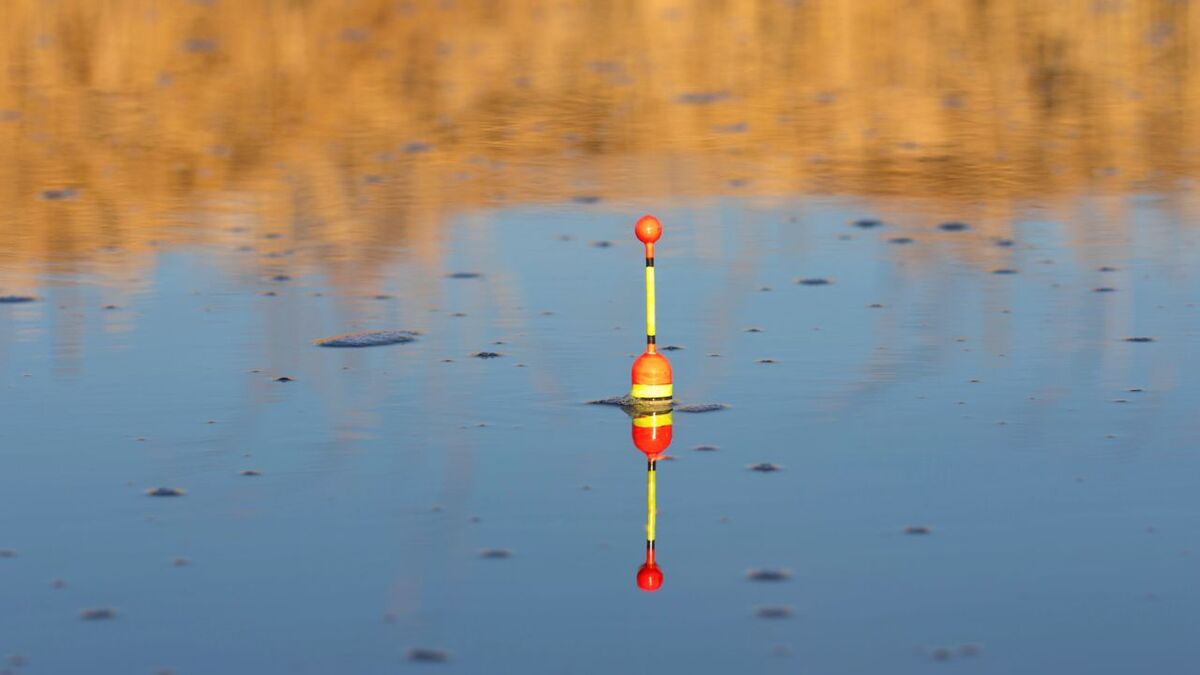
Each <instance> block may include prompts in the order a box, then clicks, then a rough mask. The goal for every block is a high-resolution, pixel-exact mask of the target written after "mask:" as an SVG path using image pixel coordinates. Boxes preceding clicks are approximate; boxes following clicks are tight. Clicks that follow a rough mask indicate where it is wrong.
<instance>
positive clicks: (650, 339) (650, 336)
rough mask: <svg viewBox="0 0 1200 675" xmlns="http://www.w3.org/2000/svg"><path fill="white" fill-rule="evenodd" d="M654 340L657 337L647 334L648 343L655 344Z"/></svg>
mask: <svg viewBox="0 0 1200 675" xmlns="http://www.w3.org/2000/svg"><path fill="white" fill-rule="evenodd" d="M654 340H655V338H654V336H653V335H647V336H646V344H648V345H652V344H654V343H655V342H654Z"/></svg>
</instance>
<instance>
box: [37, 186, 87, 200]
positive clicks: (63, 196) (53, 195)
mask: <svg viewBox="0 0 1200 675" xmlns="http://www.w3.org/2000/svg"><path fill="white" fill-rule="evenodd" d="M77 194H79V191H78V190H76V189H75V188H63V189H61V190H44V191H43V192H42V199H45V200H46V201H50V202H59V201H63V200H67V199H73V198H74V197H75V195H77Z"/></svg>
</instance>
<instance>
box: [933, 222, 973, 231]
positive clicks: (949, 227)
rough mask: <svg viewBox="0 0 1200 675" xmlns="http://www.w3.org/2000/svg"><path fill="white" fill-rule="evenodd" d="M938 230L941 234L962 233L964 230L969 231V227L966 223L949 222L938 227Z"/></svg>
mask: <svg viewBox="0 0 1200 675" xmlns="http://www.w3.org/2000/svg"><path fill="white" fill-rule="evenodd" d="M938 229H939V230H941V231H943V232H963V231H964V230H969V229H971V226H970V225H967V224H966V223H959V222H949V223H942V224H941V225H938Z"/></svg>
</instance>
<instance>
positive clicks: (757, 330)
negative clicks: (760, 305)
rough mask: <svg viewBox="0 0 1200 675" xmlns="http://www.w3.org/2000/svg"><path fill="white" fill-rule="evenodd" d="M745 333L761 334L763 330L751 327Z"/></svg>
mask: <svg viewBox="0 0 1200 675" xmlns="http://www.w3.org/2000/svg"><path fill="white" fill-rule="evenodd" d="M746 332H747V333H761V332H763V330H762V329H761V328H754V327H751V328H747V329H746Z"/></svg>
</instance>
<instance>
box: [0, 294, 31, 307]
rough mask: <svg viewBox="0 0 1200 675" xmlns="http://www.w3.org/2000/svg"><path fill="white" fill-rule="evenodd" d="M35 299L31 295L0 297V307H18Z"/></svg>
mask: <svg viewBox="0 0 1200 675" xmlns="http://www.w3.org/2000/svg"><path fill="white" fill-rule="evenodd" d="M35 300H37V298H35V297H33V296H32V295H0V305H19V304H22V303H26V302H34V301H35Z"/></svg>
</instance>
